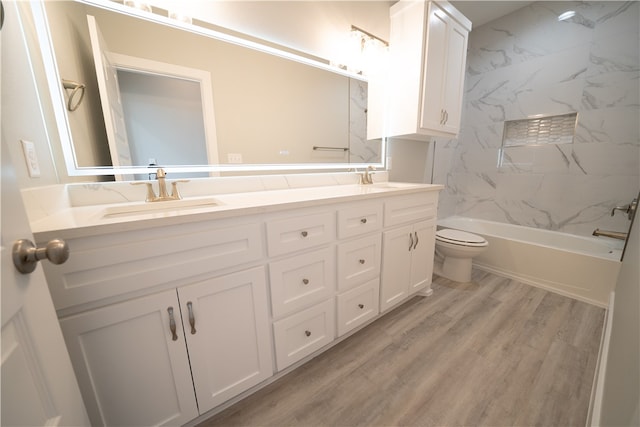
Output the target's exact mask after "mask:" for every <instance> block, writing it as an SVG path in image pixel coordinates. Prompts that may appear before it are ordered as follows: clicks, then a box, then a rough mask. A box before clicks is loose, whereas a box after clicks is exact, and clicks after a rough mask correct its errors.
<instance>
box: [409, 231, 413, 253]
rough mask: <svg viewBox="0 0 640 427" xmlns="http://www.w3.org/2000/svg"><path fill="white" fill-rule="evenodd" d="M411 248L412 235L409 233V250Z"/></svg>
mask: <svg viewBox="0 0 640 427" xmlns="http://www.w3.org/2000/svg"><path fill="white" fill-rule="evenodd" d="M412 248H413V235H412V234H411V233H409V251H411V249H412Z"/></svg>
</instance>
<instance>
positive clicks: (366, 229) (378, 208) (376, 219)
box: [338, 203, 382, 239]
mask: <svg viewBox="0 0 640 427" xmlns="http://www.w3.org/2000/svg"><path fill="white" fill-rule="evenodd" d="M381 227H382V203H361V204H359V205H358V206H353V207H349V208H344V209H340V210H339V211H338V238H340V239H344V238H346V237H352V236H357V235H360V234H365V233H370V232H373V231H377V230H380V228H381Z"/></svg>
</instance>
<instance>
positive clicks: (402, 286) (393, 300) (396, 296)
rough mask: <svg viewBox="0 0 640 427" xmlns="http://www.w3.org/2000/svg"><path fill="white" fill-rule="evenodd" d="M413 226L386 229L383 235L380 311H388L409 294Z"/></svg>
mask: <svg viewBox="0 0 640 427" xmlns="http://www.w3.org/2000/svg"><path fill="white" fill-rule="evenodd" d="M412 230H413V229H412V228H411V226H407V227H401V228H397V229H394V230H390V231H385V232H384V233H383V236H382V259H383V261H382V283H381V285H380V311H381V312H383V311H386V310H388V309H389V308H391V307H393V306H394V305H396V304H398V303H399V302H400V301H402V300H403V299H405V298H406V297H407V296H408V295H409V279H410V274H411V249H412V248H413V240H412V238H411V236H410V234H411V232H412Z"/></svg>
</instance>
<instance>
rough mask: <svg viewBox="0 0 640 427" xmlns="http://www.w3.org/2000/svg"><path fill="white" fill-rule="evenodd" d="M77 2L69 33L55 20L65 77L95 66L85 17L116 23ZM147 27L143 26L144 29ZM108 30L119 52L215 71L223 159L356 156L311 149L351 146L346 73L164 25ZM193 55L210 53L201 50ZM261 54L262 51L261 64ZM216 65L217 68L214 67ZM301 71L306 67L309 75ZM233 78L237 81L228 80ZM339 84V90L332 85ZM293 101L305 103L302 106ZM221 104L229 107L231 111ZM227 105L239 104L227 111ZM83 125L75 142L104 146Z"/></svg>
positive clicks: (77, 123) (128, 22) (66, 18)
mask: <svg viewBox="0 0 640 427" xmlns="http://www.w3.org/2000/svg"><path fill="white" fill-rule="evenodd" d="M58 3H64V4H65V6H68V5H66V3H70V2H53V3H52V4H54V5H58ZM71 6H76V7H79V8H80V9H82V13H78V12H77V11H74V12H72V13H71V12H69V13H67V12H64V13H61V15H62V18H61V19H62V21H61V22H62V23H63V25H62V26H64V27H67V30H59V29H58V27H59V25H56V28H55V29H54V28H53V26H52V32H53V34H52V37H53V39H54V46H56V54H57V55H59V52H68V55H67V56H65V57H64V58H63V59H59V67H60V69H61V74H63V72H62V69H63V68H66V69H68V70H71V69H72V66H71V65H70V64H77V63H82V69H83V70H84V69H89V70H90V67H88V66H87V65H85V64H84V62H85V61H86V58H89V57H90V55H89V54H88V52H87V46H86V44H85V42H84V41H79V40H78V39H77V38H75V37H74V36H77V35H82V34H83V33H85V32H86V28H85V27H86V18H85V16H84V15H85V14H86V13H88V12H89V13H91V14H94V15H95V16H96V19H97V21H98V22H99V23H101V22H109V21H108V20H107V18H106V15H108V14H110V13H112V12H107V11H103V10H99V9H96V8H92V7H88V6H84V5H78V4H77V3H75V4H74V3H72V4H71ZM51 9H54V8H51ZM48 13H49V12H48ZM121 18H123V19H124V17H121ZM141 25H144V27H142V28H141ZM101 28H102V31H103V33H104V36H105V38H106V39H107V41H108V44H109V46H110V48H111V49H112V50H113V51H114V52H117V53H124V54H126V55H131V56H139V57H146V58H149V59H153V60H158V61H163V62H168V63H175V64H183V65H186V66H189V67H193V68H199V69H208V70H211V75H212V81H213V86H214V87H213V98H214V105H215V108H216V116H217V117H216V124H217V127H218V129H217V133H218V144H219V158H220V159H221V160H226V159H227V155H228V154H230V153H231V154H235V153H239V154H242V158H243V162H244V163H315V162H318V161H329V162H331V163H338V162H347V161H349V156H348V155H347V154H345V153H343V155H342V156H341V158H340V159H336V158H335V154H334V155H332V156H330V158H328V159H326V160H325V159H323V160H320V159H318V158H317V156H318V154H317V153H314V152H313V150H312V149H311V147H312V146H313V145H328V146H347V145H348V144H349V141H348V138H349V129H348V127H349V121H348V120H349V119H348V117H349V102H350V101H349V97H348V95H346V94H348V93H349V79H348V78H347V77H345V76H341V75H338V74H334V73H329V72H327V71H324V70H320V69H316V68H313V67H309V66H305V65H303V64H299V63H296V62H292V61H285V60H283V59H281V58H277V57H273V56H271V55H267V54H264V53H260V52H256V51H251V50H248V49H245V50H246V51H247V52H238V51H237V50H233V49H232V48H231V47H230V45H229V44H228V43H222V42H217V44H216V45H215V46H213V47H212V46H211V45H210V43H211V40H210V39H206V41H207V45H206V47H205V46H204V44H203V37H201V36H197V35H194V34H190V33H187V32H185V31H179V30H175V29H174V30H173V32H172V33H171V35H170V36H166V35H160V34H159V33H158V32H157V31H158V30H157V25H154V24H152V23H148V22H147V23H141V22H140V20H136V19H133V18H126V19H125V20H124V21H123V23H118V25H109V24H108V23H107V24H101ZM165 30H166V28H163V31H165ZM150 41H151V43H150ZM70 46H71V47H70ZM172 48H177V49H172ZM172 50H174V52H173V53H172V54H171V57H168V56H167V55H168V52H170V51H172ZM75 52H80V53H75ZM193 52H205V53H206V54H199V55H194V54H193ZM256 55H257V56H260V59H259V62H258V60H257V59H256ZM69 56H71V57H69ZM232 60H233V61H232ZM236 61H240V62H239V63H238V62H236ZM281 62H286V63H287V67H288V68H286V69H282V68H280V67H282V66H283V65H282V64H281ZM258 63H259V65H257V64H258ZM214 65H215V67H216V68H215V69H213V68H211V67H212V66H214ZM269 70H272V71H274V73H275V76H276V77H275V78H273V77H272V78H270V79H268V78H267V77H266V76H267V71H269ZM278 70H279V71H278ZM301 70H305V72H304V73H306V74H304V73H302V71H301ZM63 75H64V74H63ZM320 75H326V76H323V77H322V78H323V79H324V80H321V81H317V80H313V81H312V79H316V78H317V77H318V76H320ZM84 77H89V78H86V79H85V81H89V82H90V81H91V80H94V79H95V77H90V76H84ZM231 78H233V80H227V79H231ZM278 82H280V83H287V86H286V87H284V86H281V87H277V86H276V83H278ZM333 84H336V85H337V87H340V89H338V88H337V87H334V86H331V85H333ZM88 92H89V93H88V95H87V96H88V97H90V95H93V96H94V97H95V94H96V92H97V89H96V90H94V91H91V90H90V89H89V90H88ZM91 92H93V93H91ZM289 97H292V98H289ZM294 98H297V99H298V100H299V101H300V102H301V104H300V105H295V104H294V103H293V99H294ZM94 102H95V100H94ZM221 106H224V109H223V108H222V107H221ZM228 106H231V107H232V108H231V109H228V110H227V107H228ZM98 108H99V107H98ZM70 116H71V115H70ZM84 123H85V122H82V121H81V120H74V123H71V126H72V134H73V135H74V139H75V140H76V142H77V141H98V144H103V142H101V141H104V137H103V136H102V137H101V138H100V137H97V136H88V137H86V138H78V137H76V135H77V134H78V133H77V129H79V128H80V131H79V132H80V135H82V134H89V133H94V134H99V133H100V132H99V131H98V130H96V131H93V130H92V128H91V123H87V125H86V126H84V127H85V129H82V127H83V125H84ZM102 126H104V125H103V124H102ZM294 129H298V130H299V133H298V134H286V133H285V132H284V131H285V130H286V131H291V130H294ZM270 132H271V133H270ZM274 143H275V144H274ZM303 143H304V147H303V145H302V144H303ZM105 145H106V144H105ZM76 149H77V152H81V151H82V150H88V151H91V150H93V149H95V148H87V147H84V146H83V147H82V148H81V147H79V146H78V147H76ZM78 157H80V156H78ZM358 157H360V155H358ZM83 166H89V165H86V164H83Z"/></svg>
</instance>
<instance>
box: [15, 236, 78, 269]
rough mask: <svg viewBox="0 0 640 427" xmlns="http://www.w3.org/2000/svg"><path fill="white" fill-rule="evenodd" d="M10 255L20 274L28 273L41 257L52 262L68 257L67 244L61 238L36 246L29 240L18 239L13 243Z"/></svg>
mask: <svg viewBox="0 0 640 427" xmlns="http://www.w3.org/2000/svg"><path fill="white" fill-rule="evenodd" d="M12 256H13V265H15V266H16V269H17V270H18V271H19V272H20V273H22V274H29V273H31V272H33V270H35V269H36V265H38V261H40V260H41V259H45V258H46V259H48V260H49V261H50V262H51V263H53V264H62V263H64V262H65V261H66V260H68V259H69V245H67V242H65V241H64V240H62V239H53V240H50V241H49V243H47V244H46V245H45V246H44V247H42V248H38V247H36V245H34V244H33V242H32V241H31V240H28V239H20V240H16V241H15V242H14V243H13V250H12Z"/></svg>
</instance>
